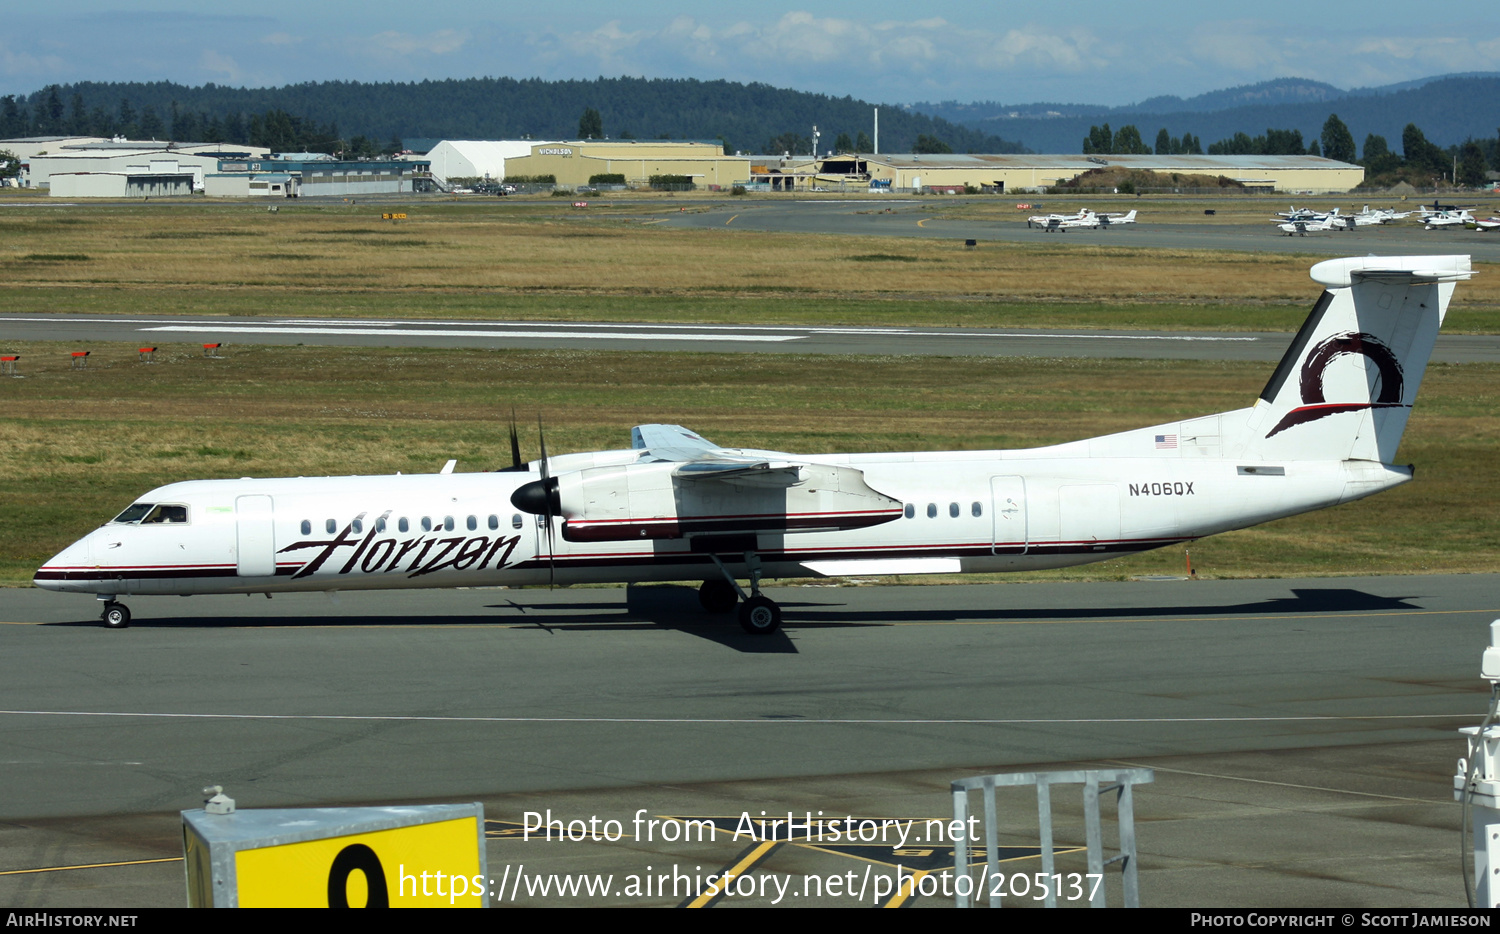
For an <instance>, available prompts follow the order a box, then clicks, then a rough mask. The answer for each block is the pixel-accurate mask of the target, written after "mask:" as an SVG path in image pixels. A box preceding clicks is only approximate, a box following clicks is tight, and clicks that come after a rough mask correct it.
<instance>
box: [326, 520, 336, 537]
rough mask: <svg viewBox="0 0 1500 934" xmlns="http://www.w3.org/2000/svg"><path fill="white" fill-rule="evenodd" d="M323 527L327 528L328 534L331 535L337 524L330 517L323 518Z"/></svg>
mask: <svg viewBox="0 0 1500 934" xmlns="http://www.w3.org/2000/svg"><path fill="white" fill-rule="evenodd" d="M323 528H325V529H327V530H328V534H329V535H332V534H333V533H334V532H337V531H338V529H339V524H338V523H337V522H335V521H333V520H332V519H325V520H323Z"/></svg>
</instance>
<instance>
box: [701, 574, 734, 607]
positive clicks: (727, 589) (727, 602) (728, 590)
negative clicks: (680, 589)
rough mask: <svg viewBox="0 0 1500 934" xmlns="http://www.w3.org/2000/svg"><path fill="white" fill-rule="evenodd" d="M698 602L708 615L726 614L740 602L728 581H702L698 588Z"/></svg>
mask: <svg viewBox="0 0 1500 934" xmlns="http://www.w3.org/2000/svg"><path fill="white" fill-rule="evenodd" d="M698 602H699V603H700V604H702V606H703V608H704V609H705V610H707V611H708V612H710V613H728V612H729V611H730V610H732V609H734V605H735V604H736V603H739V602H740V595H739V594H738V593H736V592H735V589H734V586H733V585H732V584H730V583H729V581H704V582H703V586H702V587H699V588H698Z"/></svg>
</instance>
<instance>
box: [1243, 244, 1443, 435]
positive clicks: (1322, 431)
mask: <svg viewBox="0 0 1500 934" xmlns="http://www.w3.org/2000/svg"><path fill="white" fill-rule="evenodd" d="M1470 275H1471V266H1470V263H1469V257H1467V256H1388V257H1374V256H1370V257H1353V258H1349V259H1335V260H1328V261H1327V262H1322V263H1318V264H1317V265H1316V266H1314V267H1313V268H1312V277H1313V279H1314V280H1315V281H1317V282H1319V283H1321V284H1322V285H1323V286H1324V287H1325V288H1326V291H1325V292H1324V293H1323V294H1322V296H1321V297H1320V298H1319V299H1318V303H1317V304H1316V305H1315V306H1314V307H1313V310H1312V314H1311V315H1309V316H1308V318H1307V321H1306V322H1305V323H1304V324H1303V325H1302V329H1301V330H1300V331H1299V332H1298V333H1297V337H1296V339H1295V340H1293V341H1292V346H1291V347H1290V348H1289V349H1288V350H1287V352H1286V355H1285V356H1284V357H1282V359H1281V363H1280V364H1279V365H1278V366H1277V367H1276V371H1275V372H1274V373H1273V374H1272V375H1271V380H1270V382H1268V383H1267V384H1266V388H1265V389H1264V390H1263V391H1262V392H1261V394H1260V399H1258V400H1257V401H1256V403H1255V406H1254V407H1253V408H1250V409H1246V410H1242V411H1243V412H1244V413H1245V414H1246V415H1247V416H1248V417H1247V419H1246V421H1245V422H1244V423H1243V424H1242V425H1234V426H1232V427H1231V425H1230V424H1228V423H1230V422H1232V421H1235V420H1237V419H1234V418H1232V417H1226V418H1225V419H1224V422H1225V424H1224V425H1223V428H1224V429H1225V434H1226V435H1228V436H1229V437H1226V438H1225V439H1224V440H1225V442H1226V444H1225V453H1226V455H1229V454H1243V455H1254V456H1258V457H1262V458H1265V459H1268V460H1348V459H1356V460H1369V461H1376V462H1380V463H1390V462H1392V460H1393V459H1394V457H1395V455H1396V446H1397V445H1398V444H1399V443H1400V441H1401V434H1402V432H1403V431H1405V429H1406V420H1407V417H1408V416H1409V415H1410V414H1411V407H1412V403H1413V402H1415V400H1416V397H1417V389H1418V388H1419V387H1420V386H1421V383H1422V374H1423V372H1424V371H1425V370H1426V368H1427V360H1428V358H1429V357H1430V356H1431V355H1432V347H1433V343H1434V342H1435V341H1436V340H1437V333H1438V328H1439V327H1440V326H1441V325H1442V322H1443V316H1444V315H1445V314H1446V313H1447V310H1448V302H1449V299H1451V298H1452V296H1453V287H1454V283H1456V282H1458V281H1459V280H1461V279H1467V278H1469V276H1470ZM1233 414H1234V415H1238V414H1239V413H1233Z"/></svg>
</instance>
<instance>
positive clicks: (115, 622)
mask: <svg viewBox="0 0 1500 934" xmlns="http://www.w3.org/2000/svg"><path fill="white" fill-rule="evenodd" d="M99 599H100V600H103V601H104V612H102V613H100V614H99V619H100V620H101V621H103V623H104V628H105V629H125V628H127V627H128V626H129V625H130V608H129V607H127V606H126V605H125V604H123V603H116V602H115V595H114V594H100V595H99Z"/></svg>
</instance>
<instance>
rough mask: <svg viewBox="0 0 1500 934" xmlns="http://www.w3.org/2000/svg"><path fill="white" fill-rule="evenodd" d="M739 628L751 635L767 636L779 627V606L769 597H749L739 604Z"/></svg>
mask: <svg viewBox="0 0 1500 934" xmlns="http://www.w3.org/2000/svg"><path fill="white" fill-rule="evenodd" d="M740 628H742V629H744V630H745V631H746V632H748V633H750V635H752V636H769V635H770V634H771V633H773V632H775V631H776V630H778V629H780V628H781V607H779V606H777V605H776V601H774V600H772V599H771V598H769V597H751V598H750V599H749V600H746V601H745V602H744V603H742V604H740Z"/></svg>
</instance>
